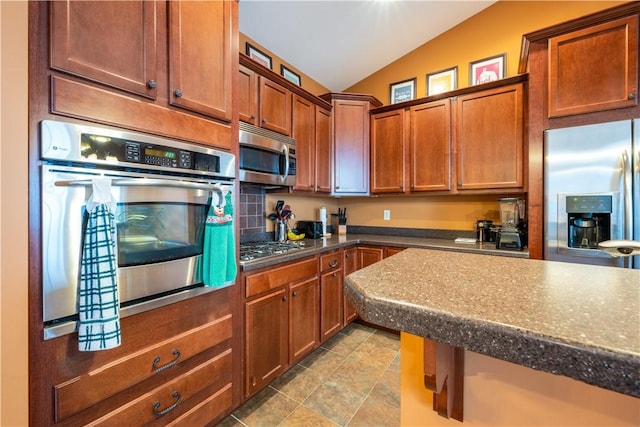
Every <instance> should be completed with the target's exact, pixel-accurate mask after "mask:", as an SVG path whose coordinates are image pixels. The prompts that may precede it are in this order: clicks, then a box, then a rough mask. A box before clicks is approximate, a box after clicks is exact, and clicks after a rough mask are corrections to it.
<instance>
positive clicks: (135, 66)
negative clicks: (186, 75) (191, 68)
mask: <svg viewBox="0 0 640 427" xmlns="http://www.w3.org/2000/svg"><path fill="white" fill-rule="evenodd" d="M157 4H158V3H156V2H152V1H145V0H142V1H127V2H122V1H101V2H88V1H54V2H51V3H50V8H51V9H50V10H51V35H50V36H51V68H53V69H56V70H60V71H65V72H69V73H71V74H75V75H78V76H81V77H84V78H87V79H90V80H93V81H96V82H100V83H103V84H106V85H109V86H111V87H114V88H118V89H122V90H125V91H127V92H131V93H134V94H137V95H142V96H145V97H147V98H151V99H155V97H156V92H157V89H156V84H157V79H158V76H157V68H156V63H157V49H158V46H157V39H156V7H157Z"/></svg>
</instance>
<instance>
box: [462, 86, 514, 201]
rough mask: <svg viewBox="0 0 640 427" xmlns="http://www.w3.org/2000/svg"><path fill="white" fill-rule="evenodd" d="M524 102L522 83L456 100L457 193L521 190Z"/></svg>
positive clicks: (467, 95)
mask: <svg viewBox="0 0 640 427" xmlns="http://www.w3.org/2000/svg"><path fill="white" fill-rule="evenodd" d="M523 99H524V85H523V84H522V83H517V84H512V85H507V86H502V87H497V88H493V89H488V90H483V91H480V92H476V93H470V94H466V95H462V96H459V97H458V98H457V99H456V101H455V120H454V123H455V144H456V148H457V187H458V190H478V189H481V190H484V189H507V188H508V189H522V188H523V186H524V171H523V166H524V160H523V150H524V113H523V105H524V101H523Z"/></svg>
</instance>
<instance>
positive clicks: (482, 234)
mask: <svg viewBox="0 0 640 427" xmlns="http://www.w3.org/2000/svg"><path fill="white" fill-rule="evenodd" d="M492 226H493V221H492V220H490V219H479V220H478V221H476V239H477V240H478V241H479V242H491V241H492V240H491V227H492Z"/></svg>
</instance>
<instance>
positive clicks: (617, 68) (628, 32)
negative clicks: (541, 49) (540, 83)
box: [548, 15, 638, 118]
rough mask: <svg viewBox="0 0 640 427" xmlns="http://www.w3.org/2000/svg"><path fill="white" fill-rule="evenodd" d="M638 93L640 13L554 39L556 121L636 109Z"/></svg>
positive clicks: (551, 67) (551, 113)
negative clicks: (575, 116) (573, 116)
mask: <svg viewBox="0 0 640 427" xmlns="http://www.w3.org/2000/svg"><path fill="white" fill-rule="evenodd" d="M604 58H606V60H604ZM637 92H638V15H633V16H628V17H624V18H621V19H616V20H613V21H610V22H605V23H602V24H599V25H594V26H591V27H588V28H584V29H580V30H577V31H573V32H570V33H566V34H562V35H559V36H556V37H552V38H550V39H549V94H548V95H549V113H548V115H549V117H550V118H552V117H562V116H570V115H576V114H584V113H591V112H595V111H604V110H612V109H616V108H624V107H633V106H636V105H637V104H638V93H637Z"/></svg>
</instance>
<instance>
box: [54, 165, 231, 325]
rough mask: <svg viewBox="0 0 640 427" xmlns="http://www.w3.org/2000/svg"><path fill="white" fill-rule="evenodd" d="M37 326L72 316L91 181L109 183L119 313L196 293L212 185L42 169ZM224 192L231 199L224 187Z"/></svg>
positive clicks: (61, 168) (74, 309)
mask: <svg viewBox="0 0 640 427" xmlns="http://www.w3.org/2000/svg"><path fill="white" fill-rule="evenodd" d="M42 174H43V176H42V182H43V185H42V189H43V192H42V206H43V209H42V248H43V253H42V270H43V271H42V277H43V314H44V321H45V323H46V322H51V321H60V320H61V319H64V320H68V319H67V318H69V317H70V316H71V317H73V316H75V314H76V312H77V310H76V292H77V282H78V270H79V267H78V266H79V261H80V254H81V247H82V246H81V245H82V238H83V230H84V222H85V221H86V215H85V211H86V208H85V207H86V202H87V200H88V198H89V196H90V194H91V188H92V187H91V184H90V183H91V178H92V177H93V176H96V175H98V174H104V175H105V176H110V177H111V178H112V188H111V194H112V195H113V197H114V199H115V200H116V211H115V217H116V227H117V232H116V244H117V258H118V260H117V261H118V271H117V276H118V287H119V294H120V303H121V307H127V306H131V305H133V304H139V303H140V302H144V301H147V300H152V299H158V298H160V297H166V296H167V295H171V294H175V293H178V292H181V291H183V290H187V289H190V288H194V287H201V286H202V280H201V273H200V265H201V261H200V260H201V258H202V251H203V240H204V226H205V222H206V215H207V213H208V209H209V205H210V203H211V197H212V195H215V194H216V192H215V191H214V189H215V188H214V187H213V184H214V183H213V182H211V181H208V182H204V181H203V180H200V179H199V180H198V181H197V182H193V181H189V180H186V179H185V178H174V177H171V176H162V177H159V178H155V177H149V175H141V174H138V173H133V172H115V173H113V174H111V173H104V171H95V170H92V169H83V168H71V167H60V166H52V165H44V166H43V167H42ZM221 185H225V186H227V187H228V189H230V191H233V187H232V185H231V184H221Z"/></svg>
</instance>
